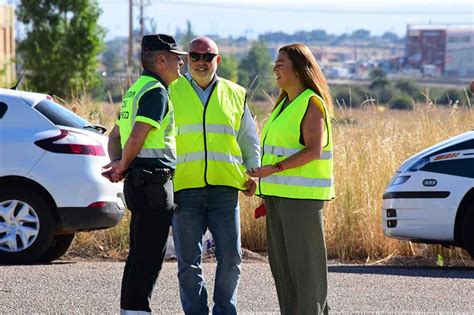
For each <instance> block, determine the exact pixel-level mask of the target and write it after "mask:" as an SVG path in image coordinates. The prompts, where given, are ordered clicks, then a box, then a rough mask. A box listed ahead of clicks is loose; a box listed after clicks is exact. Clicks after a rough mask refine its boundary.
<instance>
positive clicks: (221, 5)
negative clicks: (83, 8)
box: [99, 0, 474, 15]
mask: <svg viewBox="0 0 474 315" xmlns="http://www.w3.org/2000/svg"><path fill="white" fill-rule="evenodd" d="M126 2H127V0H100V1H99V3H101V4H122V3H126ZM151 2H153V3H155V4H165V5H174V6H187V7H206V8H209V7H211V8H222V9H241V10H255V11H273V12H300V13H325V14H361V15H403V14H405V15H473V14H474V12H473V11H469V10H466V11H410V10H374V11H371V10H360V9H359V10H350V9H347V10H341V9H315V8H294V7H274V6H263V5H251V4H240V3H221V2H209V3H196V2H189V1H173V2H170V1H161V0H151Z"/></svg>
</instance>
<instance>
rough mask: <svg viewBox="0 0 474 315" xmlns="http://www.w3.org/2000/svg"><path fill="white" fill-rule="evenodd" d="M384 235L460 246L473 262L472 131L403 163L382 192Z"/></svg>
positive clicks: (473, 144) (473, 154)
mask: <svg viewBox="0 0 474 315" xmlns="http://www.w3.org/2000/svg"><path fill="white" fill-rule="evenodd" d="M382 224H383V229H384V233H385V235H387V236H389V237H394V238H400V239H406V240H411V241H414V242H421V243H435V244H444V245H454V246H459V247H462V248H465V249H466V250H467V251H468V252H469V254H470V255H471V257H473V258H474V131H469V132H466V133H464V134H461V135H459V136H456V137H453V138H450V139H448V140H446V141H443V142H441V143H438V144H436V145H434V146H432V147H430V148H428V149H426V150H423V151H422V152H420V153H418V154H416V155H414V156H412V157H411V158H409V159H408V160H406V161H405V162H404V163H403V164H402V166H401V167H400V168H399V169H398V170H397V171H396V173H395V175H394V176H393V178H392V179H391V180H390V183H389V185H388V187H387V190H386V191H385V193H384V194H383V209H382Z"/></svg>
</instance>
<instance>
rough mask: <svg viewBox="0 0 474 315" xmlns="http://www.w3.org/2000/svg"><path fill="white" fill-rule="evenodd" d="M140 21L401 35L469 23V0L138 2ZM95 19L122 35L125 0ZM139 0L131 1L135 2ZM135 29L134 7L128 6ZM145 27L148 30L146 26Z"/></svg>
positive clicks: (160, 27)
mask: <svg viewBox="0 0 474 315" xmlns="http://www.w3.org/2000/svg"><path fill="white" fill-rule="evenodd" d="M142 1H143V3H144V17H145V23H146V25H148V26H150V25H152V24H151V23H154V25H155V31H156V32H158V33H168V34H175V32H176V30H177V28H180V29H181V30H185V29H186V21H188V20H189V21H190V22H191V25H192V29H193V31H194V33H196V34H198V35H203V34H217V35H220V36H229V35H232V36H234V37H238V36H247V37H250V38H256V37H257V36H258V35H259V34H262V33H265V32H274V31H283V32H286V33H294V32H295V31H298V30H306V31H310V30H314V29H324V30H326V31H327V32H328V33H332V34H342V33H345V32H348V33H351V32H352V31H354V30H357V29H360V28H365V29H368V30H369V31H370V32H371V33H372V34H373V35H382V34H383V33H384V32H386V31H391V32H394V33H396V34H398V35H399V36H404V35H405V34H406V25H407V24H427V23H433V24H474V1H473V0H424V1H423V0H390V1H388V0H376V1H368V0H327V1H321V0H313V1H310V0H287V1H282V0H253V1H252V0H239V1H236V0H220V1H218V0H184V1H180V0H172V1H171V0H142ZM98 2H99V5H100V7H101V9H102V11H103V13H102V16H101V18H100V20H99V23H100V24H101V25H102V26H104V27H105V28H106V29H107V36H106V38H107V39H112V38H114V37H116V36H127V35H128V12H129V6H128V2H129V0H98ZM139 2H140V0H134V3H137V4H138V3H139ZM133 11H134V16H135V18H134V21H133V22H134V28H138V27H139V25H138V21H139V20H138V14H139V6H138V5H135V6H134V7H133ZM149 29H151V28H150V27H149Z"/></svg>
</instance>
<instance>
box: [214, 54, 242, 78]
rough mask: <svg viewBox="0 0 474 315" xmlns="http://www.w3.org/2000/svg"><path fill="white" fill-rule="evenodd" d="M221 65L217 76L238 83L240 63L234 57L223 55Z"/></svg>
mask: <svg viewBox="0 0 474 315" xmlns="http://www.w3.org/2000/svg"><path fill="white" fill-rule="evenodd" d="M221 57H222V60H221V63H220V64H219V67H218V68H217V75H218V76H220V77H223V78H224V79H228V80H231V81H234V82H236V81H237V67H238V65H239V62H238V61H237V58H235V57H234V56H232V55H222V54H221Z"/></svg>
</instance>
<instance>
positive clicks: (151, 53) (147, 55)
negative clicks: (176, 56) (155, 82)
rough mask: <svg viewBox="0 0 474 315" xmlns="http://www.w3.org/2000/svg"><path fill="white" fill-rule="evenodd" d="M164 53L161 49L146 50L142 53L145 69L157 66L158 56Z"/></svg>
mask: <svg viewBox="0 0 474 315" xmlns="http://www.w3.org/2000/svg"><path fill="white" fill-rule="evenodd" d="M159 54H163V52H162V51H160V50H144V49H142V53H141V62H142V67H143V69H147V70H151V69H153V68H154V67H155V64H156V56H157V55H159Z"/></svg>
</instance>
